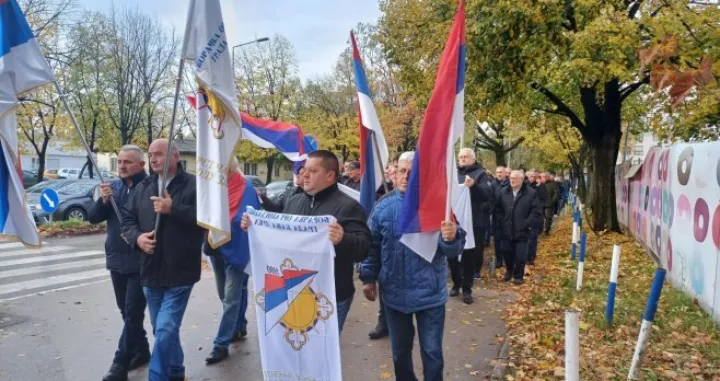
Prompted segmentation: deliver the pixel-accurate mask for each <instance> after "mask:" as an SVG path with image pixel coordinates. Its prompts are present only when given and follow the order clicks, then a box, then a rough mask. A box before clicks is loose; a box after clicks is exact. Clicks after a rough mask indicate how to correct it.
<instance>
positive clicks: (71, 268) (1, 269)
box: [0, 235, 108, 301]
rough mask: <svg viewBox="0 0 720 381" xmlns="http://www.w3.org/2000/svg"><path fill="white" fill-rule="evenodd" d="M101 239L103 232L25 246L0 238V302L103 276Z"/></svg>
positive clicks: (92, 280) (81, 283)
mask: <svg viewBox="0 0 720 381" xmlns="http://www.w3.org/2000/svg"><path fill="white" fill-rule="evenodd" d="M103 242H104V236H103V235H94V236H87V237H78V238H73V239H53V240H46V241H45V242H43V245H42V246H41V247H39V248H33V249H27V248H25V247H24V246H23V245H22V244H21V243H18V242H10V241H8V240H7V239H0V301H4V300H10V299H16V298H21V297H25V296H28V295H33V294H36V293H38V292H45V291H52V290H58V289H63V288H68V287H76V286H78V285H84V284H88V283H93V282H97V281H100V280H103V279H106V278H107V277H108V272H107V271H105V252H104V250H103V248H102V247H103Z"/></svg>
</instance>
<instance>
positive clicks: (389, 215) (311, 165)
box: [90, 139, 569, 381]
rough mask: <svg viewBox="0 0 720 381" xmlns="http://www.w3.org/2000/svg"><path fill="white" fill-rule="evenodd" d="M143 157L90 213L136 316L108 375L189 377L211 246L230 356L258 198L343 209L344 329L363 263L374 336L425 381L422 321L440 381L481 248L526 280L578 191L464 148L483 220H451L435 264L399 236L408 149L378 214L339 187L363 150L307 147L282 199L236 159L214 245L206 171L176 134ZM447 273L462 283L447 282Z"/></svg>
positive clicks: (467, 176) (123, 154)
mask: <svg viewBox="0 0 720 381" xmlns="http://www.w3.org/2000/svg"><path fill="white" fill-rule="evenodd" d="M168 145H169V147H168ZM166 153H167V154H166ZM144 154H145V153H144V152H143V151H142V150H141V149H140V148H138V147H137V146H132V145H129V146H124V147H122V149H121V150H120V152H119V153H118V173H119V179H118V180H114V181H112V182H110V183H105V184H102V185H101V187H100V189H101V192H100V193H101V197H100V198H98V200H97V201H96V203H95V205H94V207H93V209H92V211H91V212H90V220H91V222H93V223H99V222H102V221H107V224H108V233H107V239H106V243H105V249H106V254H107V269H108V270H109V271H110V274H111V279H112V284H113V288H114V291H115V298H116V301H117V305H118V308H119V310H120V315H121V317H122V319H123V321H124V326H123V330H122V332H121V334H120V338H119V341H118V346H117V350H116V352H115V356H114V359H113V362H112V366H111V368H110V370H109V372H108V373H107V374H106V375H105V376H104V378H103V380H104V381H124V380H127V377H128V372H129V371H130V370H132V369H136V368H139V367H142V366H144V365H146V364H148V363H149V379H150V380H153V381H154V380H159V381H167V380H173V381H174V380H183V379H184V378H185V368H184V353H183V350H182V345H181V341H180V326H181V324H182V320H183V316H184V314H185V310H186V308H187V305H188V301H189V298H190V294H191V292H192V289H193V286H194V284H195V283H197V282H198V281H199V280H200V273H201V256H202V253H204V254H205V255H206V256H207V258H208V261H209V262H210V263H211V265H212V266H211V267H212V270H213V272H214V275H215V282H216V286H217V292H218V297H219V299H220V301H221V305H222V316H221V318H220V320H219V326H218V328H217V334H216V336H215V339H214V345H213V349H212V351H211V352H210V354H209V355H208V357H207V358H206V363H207V364H208V365H211V364H215V363H218V362H220V361H223V360H225V359H226V358H228V356H229V354H230V353H229V347H230V345H231V343H233V342H236V341H239V340H243V338H245V337H246V336H247V335H248V322H247V320H246V317H245V315H246V310H247V308H248V299H249V296H248V281H249V277H248V275H247V274H246V273H245V267H246V266H247V265H248V262H249V258H250V253H249V248H248V242H247V241H248V236H247V230H248V229H249V227H250V219H249V218H248V217H247V216H246V215H243V213H242V211H244V210H246V208H247V207H248V206H252V207H253V208H256V209H260V208H262V209H265V210H268V211H272V212H280V213H288V214H295V215H306V216H310V215H331V216H333V217H335V218H336V221H337V222H335V223H332V224H330V226H329V237H328V239H329V240H330V241H331V242H332V244H333V245H334V247H335V252H336V256H335V262H334V266H335V290H336V295H335V299H336V303H337V304H336V306H337V317H338V325H339V329H340V331H342V327H343V325H344V322H345V319H346V317H347V316H348V313H349V311H350V308H351V305H352V302H353V296H354V294H355V272H356V271H357V272H358V273H359V278H360V281H361V282H362V284H363V286H362V292H363V294H364V296H365V297H366V298H367V299H368V300H370V301H374V300H378V301H379V314H378V323H377V326H376V327H375V328H374V329H373V330H372V331H371V332H370V333H369V337H370V339H380V338H383V337H385V336H389V337H390V342H391V347H392V355H393V362H394V366H395V375H396V378H397V379H398V380H416V379H417V378H416V376H415V374H414V370H413V369H414V368H413V364H412V355H411V354H412V347H413V340H414V337H415V334H416V332H417V335H418V338H419V343H420V347H421V359H422V363H423V374H424V379H425V380H441V379H442V374H443V369H444V361H443V353H442V352H443V351H442V338H443V330H444V324H445V304H446V302H447V299H448V297H455V296H460V295H461V294H462V296H461V297H462V301H463V302H464V303H467V304H470V303H473V300H474V299H473V296H472V289H473V283H474V281H475V280H477V279H479V278H480V276H481V273H482V269H483V265H484V263H485V260H484V256H483V251H484V248H485V247H486V246H488V244H489V241H490V239H491V238H492V241H493V244H494V250H495V258H492V259H491V260H490V261H489V262H491V265H493V266H495V267H496V268H501V267H505V269H506V270H505V275H504V277H503V280H505V281H512V282H514V283H515V284H518V285H519V284H522V283H523V279H524V276H525V266H526V264H529V265H532V264H533V263H534V262H535V261H536V250H537V239H538V237H539V236H540V235H541V234H542V233H544V234H550V231H551V227H552V221H553V217H554V216H556V215H557V214H558V212H559V211H560V210H562V208H563V206H564V204H565V203H566V202H567V194H568V190H569V183H568V182H567V181H565V180H563V178H562V177H561V176H557V177H555V176H554V174H553V173H552V172H543V173H540V172H539V171H535V170H528V171H524V170H522V169H510V168H507V167H503V166H498V167H497V168H496V170H495V174H494V175H493V174H492V173H490V172H489V171H487V170H486V169H485V168H484V167H483V166H482V165H481V164H480V163H479V162H478V161H477V159H476V156H475V153H474V151H473V150H472V149H462V150H461V151H460V152H459V155H458V169H457V179H458V183H459V184H463V185H464V186H465V187H467V188H468V190H469V193H470V202H471V212H472V220H473V223H472V226H459V225H458V224H457V223H456V222H455V221H454V220H453V219H451V220H448V221H442V223H441V225H440V226H441V228H440V234H439V237H438V241H437V243H436V244H437V249H436V252H435V256H434V257H433V258H432V260H431V261H428V260H425V259H424V258H422V257H421V256H419V255H418V254H417V253H414V252H413V251H412V250H411V249H410V248H408V247H407V246H405V245H403V244H401V243H400V242H399V235H398V234H397V231H398V226H397V221H398V215H399V213H401V210H400V209H401V206H402V202H403V198H404V195H405V191H406V189H407V187H408V181H409V178H410V172H411V168H412V163H413V159H414V155H415V154H414V152H405V153H402V154H400V155H398V156H396V157H395V158H394V160H392V161H391V163H390V164H389V165H388V166H387V168H386V169H385V181H386V183H385V184H383V185H382V186H381V187H379V189H378V191H377V198H378V199H377V201H376V203H375V205H374V207H373V208H372V211H371V213H370V214H369V215H368V214H367V213H366V212H365V210H364V209H363V208H362V207H361V205H360V203H358V201H356V200H355V199H354V198H353V197H351V196H349V195H348V194H347V193H346V192H344V191H342V190H341V189H340V185H339V184H342V185H343V186H346V187H349V188H352V189H359V183H360V178H361V174H360V172H361V168H360V164H359V163H358V162H356V161H351V162H347V163H344V164H342V165H341V163H340V161H339V160H338V158H337V157H336V156H335V154H333V153H332V152H330V151H325V150H318V151H314V152H311V153H309V154H308V155H307V159H306V160H305V161H304V162H301V163H297V164H296V165H295V167H294V174H295V178H294V186H293V187H292V188H290V189H288V190H287V192H286V194H285V195H284V197H282V198H280V201H279V202H274V201H272V200H270V199H268V198H267V197H265V196H263V195H260V194H259V193H256V191H255V189H254V188H253V186H252V184H251V183H250V182H248V181H246V180H245V178H244V176H243V175H242V173H241V172H240V171H239V170H238V168H237V163H236V162H232V163H231V165H229V166H228V168H227V183H228V192H229V200H230V205H229V207H230V211H229V212H230V213H229V215H230V216H231V219H232V226H233V228H232V229H233V230H232V239H231V240H230V241H229V242H227V243H224V244H223V245H221V246H219V247H212V246H211V245H210V244H209V243H208V240H207V231H206V230H204V229H203V228H202V227H200V226H198V225H197V223H196V213H197V205H196V186H195V176H194V175H192V174H190V173H187V172H185V171H184V170H183V169H182V166H180V165H178V163H179V153H178V151H177V148H176V147H175V146H174V145H173V144H171V143H169V142H168V141H167V140H166V139H158V140H156V141H154V142H153V143H152V144H151V145H150V147H149V149H148V152H147V155H148V158H149V167H150V169H151V170H152V172H153V174H152V175H148V174H147V173H146V172H145V169H144V168H145V159H144ZM166 161H167V162H168V166H167V168H168V171H167V177H166V178H165V179H163V178H162V176H161V175H159V174H161V173H163V168H164V166H165V163H166ZM341 168H342V169H341ZM162 184H165V188H164V189H163V188H162ZM111 198H114V200H115V202H116V203H117V204H118V205H119V206H120V208H121V210H122V218H121V219H118V217H117V216H116V215H115V214H114V213H113V209H112V207H111V202H110V201H111ZM158 214H159V215H160V220H159V221H160V222H159V225H156V224H155V219H156V216H157V215H158ZM471 234H472V236H473V238H474V239H475V248H472V249H467V250H466V249H464V247H465V240H466V237H468V236H469V235H471ZM448 273H449V274H450V280H451V282H452V283H451V284H452V286H451V288H450V290H449V292H448V289H447V278H448ZM146 307H147V309H148V312H149V317H150V323H151V325H152V330H153V332H152V333H153V336H154V338H155V340H154V346H153V348H152V350H151V348H150V346H149V344H148V338H147V334H146V332H145V330H144V329H143V321H144V317H145V308H146ZM413 318H414V319H413ZM414 322H416V324H417V329H416V328H415V326H414Z"/></svg>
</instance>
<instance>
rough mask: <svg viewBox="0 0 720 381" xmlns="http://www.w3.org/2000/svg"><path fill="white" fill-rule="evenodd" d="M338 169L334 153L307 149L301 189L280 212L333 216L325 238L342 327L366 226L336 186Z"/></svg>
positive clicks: (366, 245)
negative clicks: (331, 257)
mask: <svg viewBox="0 0 720 381" xmlns="http://www.w3.org/2000/svg"><path fill="white" fill-rule="evenodd" d="M339 173H340V165H339V163H338V159H337V156H335V154H334V153H332V152H330V151H326V150H318V151H314V152H311V153H309V154H308V155H307V161H306V162H305V172H304V174H303V193H301V194H297V195H295V196H293V197H291V198H290V199H289V200H287V202H286V203H285V207H284V209H283V213H286V214H296V215H301V216H323V215H330V216H333V217H335V218H336V219H337V222H336V223H332V224H330V226H329V238H330V241H331V242H332V244H333V245H334V246H335V297H336V300H337V320H338V326H339V330H340V331H342V328H343V325H344V324H345V318H347V315H348V312H350V304H352V299H353V294H355V286H354V284H353V269H354V266H353V264H354V263H356V262H360V261H362V260H364V259H365V257H366V256H367V253H368V250H370V230H369V229H368V226H367V222H366V221H367V216H366V214H365V212H364V211H363V208H362V207H361V206H360V204H359V203H358V202H357V201H355V200H354V199H352V198H351V197H350V196H348V195H346V194H345V193H343V192H342V191H340V189H338V183H337V182H338V176H339V175H338V174H339ZM249 226H250V218H249V217H248V216H247V215H246V216H243V220H242V228H243V229H244V230H247V229H248V228H249Z"/></svg>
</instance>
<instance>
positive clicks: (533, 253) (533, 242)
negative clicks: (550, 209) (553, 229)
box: [528, 224, 543, 263]
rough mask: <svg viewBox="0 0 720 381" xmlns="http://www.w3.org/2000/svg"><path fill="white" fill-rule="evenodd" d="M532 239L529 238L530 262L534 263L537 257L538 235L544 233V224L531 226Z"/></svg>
mask: <svg viewBox="0 0 720 381" xmlns="http://www.w3.org/2000/svg"><path fill="white" fill-rule="evenodd" d="M531 229H532V232H531V233H530V234H531V235H530V239H528V262H529V263H534V262H535V258H536V257H537V246H538V236H540V233H542V230H543V226H542V224H541V225H538V226H534V227H532V228H531Z"/></svg>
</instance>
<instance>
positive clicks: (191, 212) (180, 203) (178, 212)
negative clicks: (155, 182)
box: [168, 181, 197, 226]
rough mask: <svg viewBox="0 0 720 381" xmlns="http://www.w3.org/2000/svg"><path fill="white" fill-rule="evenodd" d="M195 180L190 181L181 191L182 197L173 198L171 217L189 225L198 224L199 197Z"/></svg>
mask: <svg viewBox="0 0 720 381" xmlns="http://www.w3.org/2000/svg"><path fill="white" fill-rule="evenodd" d="M195 192H196V191H195V182H194V181H193V182H188V183H187V184H186V187H185V189H183V191H182V192H181V197H176V198H174V199H173V202H172V206H171V207H170V214H169V215H168V216H169V217H170V218H172V219H174V220H175V221H179V222H182V223H184V224H188V225H193V226H194V225H196V224H197V197H196V196H195Z"/></svg>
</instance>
